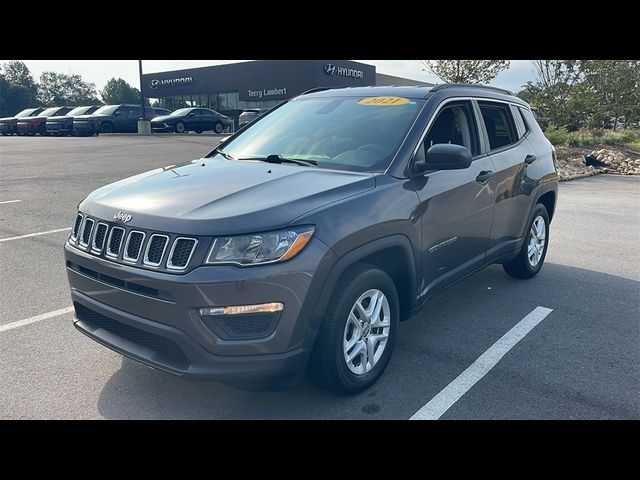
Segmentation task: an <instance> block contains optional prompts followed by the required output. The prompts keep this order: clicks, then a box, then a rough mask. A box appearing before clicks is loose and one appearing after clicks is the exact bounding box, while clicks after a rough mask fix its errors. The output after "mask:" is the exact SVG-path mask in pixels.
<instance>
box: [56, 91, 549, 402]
mask: <svg viewBox="0 0 640 480" xmlns="http://www.w3.org/2000/svg"><path fill="white" fill-rule="evenodd" d="M557 182H558V175H557V174H556V168H555V153H554V150H553V147H552V146H551V144H550V143H549V142H548V141H547V139H546V138H545V137H544V135H543V133H542V131H541V130H540V128H539V126H538V124H537V123H536V120H535V119H534V117H533V115H532V113H531V110H530V108H529V106H528V105H527V104H526V103H525V102H524V101H522V100H520V99H519V98H517V97H515V96H513V95H512V94H510V93H509V92H507V91H503V90H498V89H494V88H489V87H478V86H468V85H440V86H437V87H435V88H430V87H363V88H344V89H334V90H328V89H315V90H313V91H310V92H307V93H305V94H302V95H300V96H298V97H296V98H293V99H291V100H289V101H288V102H285V103H283V104H282V105H280V106H278V107H276V108H274V109H273V110H272V111H270V112H269V113H267V114H266V115H264V116H262V117H261V118H259V119H258V120H256V121H255V122H254V123H252V124H251V125H249V126H247V127H246V128H245V129H244V130H242V131H240V132H237V133H236V134H234V135H232V136H230V137H228V138H227V139H225V140H224V141H223V142H222V143H221V144H220V145H219V146H218V147H217V148H215V149H214V150H212V151H211V152H210V153H209V154H208V155H206V156H205V157H204V158H199V159H196V160H193V161H191V162H187V163H185V164H182V165H179V166H169V167H165V168H159V169H156V170H152V171H150V172H147V173H143V174H140V175H137V176H135V177H131V178H128V179H125V180H122V181H119V182H116V183H113V184H111V185H108V186H105V187H102V188H100V189H98V190H96V191H94V192H93V193H91V194H90V195H89V196H87V197H86V198H85V199H84V200H83V201H82V202H81V203H80V204H79V207H78V208H79V213H78V215H77V217H76V219H75V223H74V225H73V228H72V230H71V234H70V237H69V240H68V242H67V243H66V245H65V257H66V266H67V274H68V279H69V284H70V286H71V297H72V300H73V304H74V306H75V312H76V316H75V318H74V323H75V326H76V328H77V329H78V330H79V331H81V332H82V333H84V334H85V335H87V336H89V337H90V338H92V339H94V340H95V341H97V342H99V343H101V344H103V345H105V346H107V347H109V348H111V349H113V350H115V351H117V352H120V353H121V354H123V355H126V356H128V357H131V358H133V359H136V360H138V361H140V362H142V363H145V364H147V365H149V366H152V367H155V368H158V369H161V370H164V371H167V372H170V373H173V374H177V375H182V376H184V377H189V378H198V379H215V380H220V381H223V382H225V383H229V384H233V385H239V386H242V387H245V388H246V387H249V386H252V387H254V388H255V387H259V388H265V387H269V388H271V387H273V386H276V387H279V388H282V387H286V386H292V385H295V384H296V383H297V382H298V381H299V380H300V378H301V377H302V375H303V372H304V371H305V367H306V366H307V364H310V366H311V370H312V371H313V372H314V373H315V376H316V377H317V378H318V379H319V381H320V382H321V383H322V384H324V385H325V386H326V387H328V388H330V389H331V390H334V391H337V392H342V393H346V394H354V393H357V392H360V391H362V390H363V389H365V388H367V387H368V386H370V385H371V384H373V383H374V382H375V381H376V380H377V379H378V378H379V377H380V375H381V374H382V372H383V371H384V369H385V367H386V366H387V363H388V362H389V358H390V357H391V354H392V352H393V348H394V342H395V338H396V335H397V332H398V328H400V326H399V322H400V321H402V320H406V319H408V318H409V317H410V316H411V315H412V314H413V313H415V312H416V311H418V310H419V309H420V308H421V307H422V306H423V305H424V303H425V302H426V301H427V300H428V299H429V297H431V296H432V295H434V294H435V293H437V292H438V291H440V290H442V289H443V288H445V287H447V286H448V285H450V284H452V283H453V282H455V281H457V280H460V279H461V278H463V277H465V276H467V275H469V274H471V273H473V272H475V271H477V270H479V269H481V268H482V267H484V266H486V265H489V264H492V263H501V264H503V265H504V269H505V270H506V272H507V273H508V274H510V275H512V276H514V277H517V278H528V277H532V276H534V275H535V274H537V273H538V271H539V270H540V268H541V267H542V264H543V262H544V258H545V254H546V251H547V246H548V241H549V224H550V222H551V220H552V218H553V213H554V209H555V205H556V199H557Z"/></svg>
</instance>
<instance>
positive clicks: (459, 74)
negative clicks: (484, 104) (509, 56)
mask: <svg viewBox="0 0 640 480" xmlns="http://www.w3.org/2000/svg"><path fill="white" fill-rule="evenodd" d="M420 62H421V63H422V65H424V66H425V67H426V69H427V70H428V71H430V72H431V73H433V74H434V75H436V76H438V77H439V78H440V79H441V80H442V81H444V82H447V83H489V82H490V81H491V80H493V79H494V78H495V77H496V76H497V75H498V74H499V73H500V72H501V71H503V70H506V69H507V68H509V65H510V62H509V60H421V61H420Z"/></svg>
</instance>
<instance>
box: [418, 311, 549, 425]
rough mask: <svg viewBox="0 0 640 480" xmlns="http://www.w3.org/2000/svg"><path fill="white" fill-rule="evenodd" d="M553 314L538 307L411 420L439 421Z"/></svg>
mask: <svg viewBox="0 0 640 480" xmlns="http://www.w3.org/2000/svg"><path fill="white" fill-rule="evenodd" d="M551 312H553V310H552V309H550V308H545V307H536V308H535V309H534V310H533V311H532V312H531V313H530V314H529V315H527V316H526V317H524V318H523V319H522V320H520V321H519V322H518V323H517V324H516V325H515V326H514V327H513V328H512V329H511V330H509V331H508V332H507V333H505V334H504V335H503V336H502V338H500V340H498V341H497V342H496V343H494V344H493V345H492V346H491V347H489V349H488V350H487V351H486V352H484V353H483V354H482V355H480V356H479V357H478V359H477V360H476V361H475V362H473V363H472V364H471V366H470V367H469V368H467V369H466V370H465V371H464V372H462V373H461V374H460V375H458V377H457V378H456V379H455V380H454V381H453V382H451V383H450V384H449V385H447V386H446V387H445V388H444V389H443V390H442V391H441V392H440V393H438V394H437V395H436V396H435V397H433V398H432V399H431V400H429V402H428V403H427V404H426V405H425V406H424V407H422V408H421V409H420V410H418V411H417V412H416V413H415V414H414V415H413V416H412V417H411V418H410V420H438V419H439V418H440V417H441V416H442V415H444V413H445V412H446V411H447V410H449V408H451V406H452V405H453V404H454V403H456V402H457V401H458V400H460V398H461V397H462V396H463V395H464V394H465V393H467V392H468V391H469V389H470V388H471V387H473V386H474V385H475V384H476V382H478V380H480V379H481V378H482V377H484V376H485V375H486V374H487V372H489V370H491V369H492V368H493V367H495V366H496V364H497V363H498V362H499V361H500V359H501V358H502V357H504V356H505V354H506V353H507V352H508V351H509V350H511V349H512V348H513V347H514V346H516V344H517V343H518V342H519V341H520V340H522V339H523V338H524V337H525V335H527V333H529V332H530V331H531V330H533V328H534V327H535V326H536V325H538V324H539V323H540V322H541V321H542V320H544V318H545V317H546V316H547V315H549V314H550V313H551Z"/></svg>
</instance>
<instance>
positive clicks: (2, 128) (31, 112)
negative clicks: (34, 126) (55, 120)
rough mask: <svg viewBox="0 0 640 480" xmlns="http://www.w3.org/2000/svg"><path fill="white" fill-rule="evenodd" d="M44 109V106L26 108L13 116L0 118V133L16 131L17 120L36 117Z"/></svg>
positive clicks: (7, 133)
mask: <svg viewBox="0 0 640 480" xmlns="http://www.w3.org/2000/svg"><path fill="white" fill-rule="evenodd" d="M43 110H44V108H41V107H38V108H27V109H25V110H22V111H21V112H20V113H18V114H17V115H16V116H15V117H4V118H0V133H2V135H13V134H14V133H17V131H18V120H20V119H24V118H28V117H37V116H38V115H40V113H41V112H42V111H43Z"/></svg>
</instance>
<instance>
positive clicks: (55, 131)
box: [47, 105, 100, 135]
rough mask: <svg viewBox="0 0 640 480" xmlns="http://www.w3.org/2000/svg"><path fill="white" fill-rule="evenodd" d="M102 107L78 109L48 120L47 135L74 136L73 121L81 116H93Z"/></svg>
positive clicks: (92, 106)
mask: <svg viewBox="0 0 640 480" xmlns="http://www.w3.org/2000/svg"><path fill="white" fill-rule="evenodd" d="M99 108H100V105H91V106H89V107H87V106H85V107H76V108H74V109H73V110H71V111H70V112H69V113H67V114H66V115H64V116H63V117H49V118H47V133H48V134H50V135H73V119H74V118H75V117H78V116H80V115H91V114H92V113H93V112H95V111H96V110H97V109H99Z"/></svg>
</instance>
